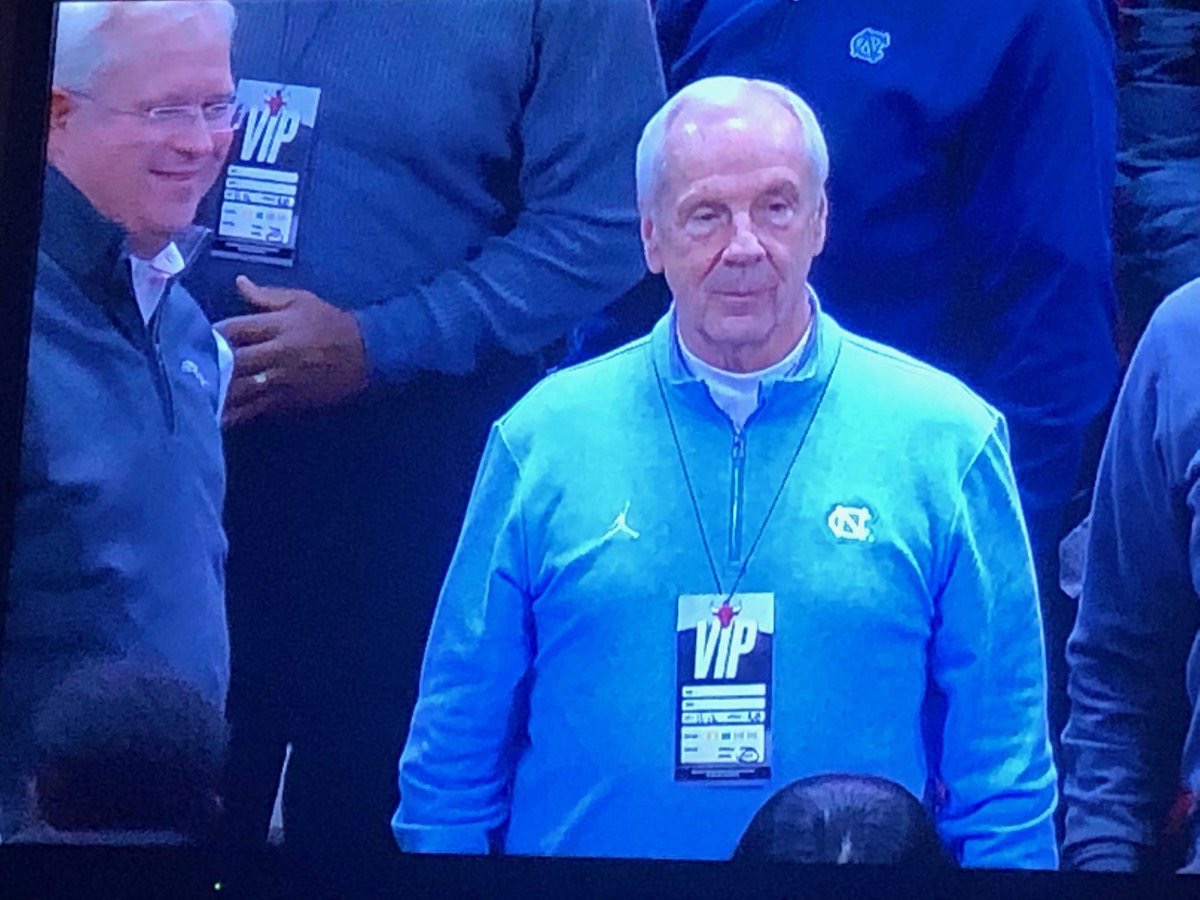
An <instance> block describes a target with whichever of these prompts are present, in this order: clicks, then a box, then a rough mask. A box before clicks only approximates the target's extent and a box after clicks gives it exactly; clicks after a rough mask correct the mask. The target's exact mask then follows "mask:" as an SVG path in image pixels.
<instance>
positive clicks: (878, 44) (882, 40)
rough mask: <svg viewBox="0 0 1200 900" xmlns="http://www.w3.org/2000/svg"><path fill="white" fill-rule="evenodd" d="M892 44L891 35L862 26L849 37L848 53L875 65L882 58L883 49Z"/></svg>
mask: <svg viewBox="0 0 1200 900" xmlns="http://www.w3.org/2000/svg"><path fill="white" fill-rule="evenodd" d="M891 45H892V36H891V35H890V34H888V33H887V32H886V31H880V30H879V29H877V28H864V29H863V30H862V31H860V32H859V33H858V34H856V35H855V36H854V37H852V38H850V55H851V56H852V57H854V58H855V59H861V60H862V61H863V62H869V63H871V65H875V64H876V63H878V62H879V61H880V60H882V59H883V51H885V50H886V49H887V48H888V47H890V46H891Z"/></svg>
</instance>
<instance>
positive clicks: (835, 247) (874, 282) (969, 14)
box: [658, 0, 1116, 511]
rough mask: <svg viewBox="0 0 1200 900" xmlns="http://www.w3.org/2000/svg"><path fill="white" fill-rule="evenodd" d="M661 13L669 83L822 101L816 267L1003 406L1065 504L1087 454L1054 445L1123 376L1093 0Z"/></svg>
mask: <svg viewBox="0 0 1200 900" xmlns="http://www.w3.org/2000/svg"><path fill="white" fill-rule="evenodd" d="M658 19H659V26H660V41H661V43H662V48H663V56H664V64H665V65H666V68H667V78H668V82H669V85H670V87H671V88H672V89H678V88H679V87H681V86H683V85H684V84H686V83H688V82H691V81H693V80H696V79H698V78H701V77H704V76H708V75H718V74H729V75H743V76H748V77H757V78H766V79H770V80H772V81H777V82H780V83H782V84H785V85H787V86H788V87H790V88H791V89H793V90H795V91H796V92H797V93H799V94H800V95H801V96H802V97H804V98H805V99H806V100H807V101H808V102H809V103H810V104H811V105H812V106H813V108H814V110H815V112H816V114H817V118H818V120H819V121H820V122H821V123H822V127H823V128H824V129H825V132H826V137H827V140H828V143H829V150H830V159H831V174H830V181H829V186H828V189H829V196H830V228H829V240H828V244H827V246H826V249H825V252H824V254H823V255H822V256H821V257H820V258H818V259H817V261H816V262H815V264H814V268H813V274H812V281H813V283H814V285H815V286H816V288H817V290H818V291H819V292H820V294H821V296H822V297H823V298H824V299H825V302H826V305H827V307H828V309H829V310H830V311H831V312H832V313H833V314H834V315H836V316H837V317H838V319H839V321H841V322H843V323H844V324H845V325H846V327H847V328H849V329H850V330H852V331H856V332H858V333H860V334H864V335H867V336H869V337H872V338H875V339H877V340H880V341H883V342H884V343H887V344H890V345H892V346H895V347H898V348H900V349H901V350H904V351H906V352H908V353H911V354H913V355H915V356H917V357H919V358H921V359H923V360H925V361H927V362H930V363H932V364H934V365H936V366H938V367H940V368H943V369H946V370H948V371H950V372H952V373H954V374H956V375H958V376H959V377H961V378H963V379H964V380H965V381H966V382H967V383H968V384H969V385H970V386H971V387H973V388H974V389H975V390H977V391H979V392H980V393H981V394H982V395H983V396H984V398H985V399H987V400H988V401H990V402H991V403H993V404H995V405H996V406H998V407H999V408H1000V409H1001V411H1002V412H1004V414H1005V416H1006V418H1007V419H1008V420H1009V423H1010V426H1011V428H1012V433H1013V453H1014V462H1015V464H1016V467H1017V474H1018V480H1019V482H1020V485H1021V490H1022V495H1023V499H1024V501H1025V503H1026V505H1027V511H1028V506H1029V505H1030V503H1032V504H1033V505H1034V506H1052V505H1055V504H1059V503H1061V502H1062V501H1063V500H1065V498H1066V496H1067V495H1068V494H1069V492H1070V491H1071V490H1072V488H1073V487H1074V467H1075V465H1077V460H1078V454H1077V453H1075V454H1073V455H1072V454H1070V453H1067V454H1065V455H1064V456H1063V458H1061V459H1054V458H1048V457H1047V456H1046V451H1044V450H1043V448H1044V447H1045V446H1047V445H1051V446H1066V445H1067V443H1066V442H1064V441H1063V440H1062V439H1061V437H1060V436H1058V435H1057V434H1056V431H1057V430H1059V429H1067V430H1072V429H1074V430H1076V431H1078V432H1079V433H1082V429H1083V427H1084V423H1086V422H1088V421H1089V420H1090V419H1091V418H1092V417H1093V416H1094V415H1095V414H1096V413H1097V412H1099V411H1100V410H1101V409H1102V408H1103V407H1104V406H1105V405H1106V403H1107V402H1108V400H1109V397H1110V394H1111V392H1112V390H1113V388H1114V386H1115V379H1116V357H1115V353H1114V350H1113V340H1112V318H1113V296H1112V279H1111V271H1110V269H1111V242H1110V237H1109V234H1110V226H1111V218H1112V217H1111V212H1110V203H1111V194H1112V179H1113V156H1114V152H1115V151H1114V144H1115V122H1114V112H1113V104H1114V97H1113V95H1114V86H1113V73H1112V47H1111V31H1110V26H1109V22H1108V19H1107V14H1106V11H1105V9H1104V8H1103V7H1102V6H1101V4H1100V3H1099V2H1098V0H1059V2H1045V0H1005V2H1003V3H984V4H962V3H959V2H951V0H914V2H909V3H894V2H890V0H846V2H841V3H831V2H825V3H814V2H804V3H798V2H794V0H707V2H697V0H660V2H659V4H658ZM1052 455H1053V454H1051V456H1052ZM1072 459H1073V460H1074V461H1072Z"/></svg>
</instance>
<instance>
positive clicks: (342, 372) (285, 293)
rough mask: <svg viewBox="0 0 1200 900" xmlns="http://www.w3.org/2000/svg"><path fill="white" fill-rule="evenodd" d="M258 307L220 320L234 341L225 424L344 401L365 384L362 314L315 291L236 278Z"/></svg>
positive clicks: (227, 336) (221, 328) (223, 332)
mask: <svg viewBox="0 0 1200 900" xmlns="http://www.w3.org/2000/svg"><path fill="white" fill-rule="evenodd" d="M237 288H238V290H239V291H240V292H241V293H242V296H244V297H245V298H246V299H247V300H248V301H249V302H250V303H251V305H252V306H253V307H254V308H255V310H256V312H253V313H251V314H250V315H245V316H235V317H233V318H230V319H225V320H224V321H223V322H219V323H218V324H217V330H218V331H220V332H221V335H222V336H223V337H224V338H225V339H226V340H227V341H229V343H230V345H231V346H232V347H233V360H234V365H233V380H232V381H231V382H230V385H229V394H228V397H227V398H226V401H225V412H224V416H223V418H222V422H223V424H224V425H226V426H231V425H238V424H241V423H243V422H249V421H252V420H253V419H257V418H259V417H260V416H268V415H280V414H284V413H297V412H303V411H305V410H309V409H318V408H321V407H326V406H332V405H334V404H336V403H340V402H341V401H343V400H345V399H346V398H347V397H350V396H352V395H354V394H356V393H358V392H359V391H361V390H362V389H363V388H365V387H366V386H367V359H366V352H365V350H364V348H363V342H362V334H361V333H360V332H359V329H358V320H357V319H355V317H354V315H353V314H352V313H349V312H346V311H345V310H342V309H338V308H337V307H336V306H333V305H332V304H330V303H326V302H325V301H324V300H322V299H321V298H320V297H318V296H317V295H316V294H313V293H311V292H310V291H301V290H296V289H294V288H276V287H261V286H259V285H257V284H255V283H254V282H253V281H251V280H250V279H249V278H247V277H246V276H244V275H242V276H239V277H238V279H237Z"/></svg>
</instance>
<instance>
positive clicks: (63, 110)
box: [50, 87, 77, 132]
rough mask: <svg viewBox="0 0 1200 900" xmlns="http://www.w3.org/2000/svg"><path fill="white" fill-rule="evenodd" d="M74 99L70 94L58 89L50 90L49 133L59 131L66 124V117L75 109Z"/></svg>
mask: <svg viewBox="0 0 1200 900" xmlns="http://www.w3.org/2000/svg"><path fill="white" fill-rule="evenodd" d="M76 105H77V104H76V103H75V99H74V98H73V97H72V96H71V94H70V92H68V91H65V90H63V89H62V88H60V87H54V88H51V89H50V131H51V132H55V131H59V130H61V129H62V128H63V127H65V126H66V124H67V117H68V116H70V114H71V113H72V112H73V111H74V109H75V107H76Z"/></svg>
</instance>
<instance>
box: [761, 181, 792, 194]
mask: <svg viewBox="0 0 1200 900" xmlns="http://www.w3.org/2000/svg"><path fill="white" fill-rule="evenodd" d="M762 193H763V194H794V195H798V194H799V193H800V188H799V187H798V186H797V185H796V184H795V182H793V181H790V180H788V179H786V178H780V179H779V180H777V181H772V182H771V183H770V184H768V185H767V186H766V187H765V188H763V190H762Z"/></svg>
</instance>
